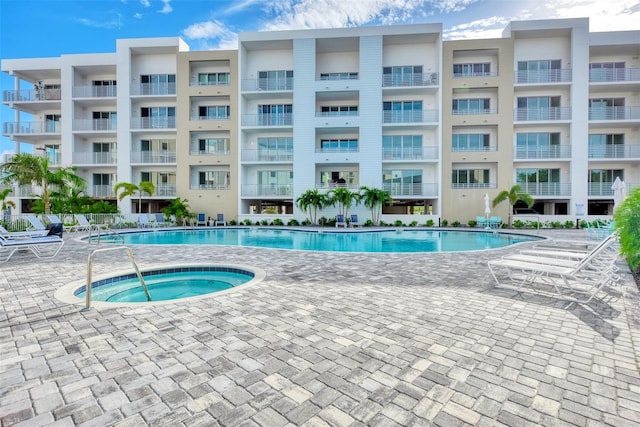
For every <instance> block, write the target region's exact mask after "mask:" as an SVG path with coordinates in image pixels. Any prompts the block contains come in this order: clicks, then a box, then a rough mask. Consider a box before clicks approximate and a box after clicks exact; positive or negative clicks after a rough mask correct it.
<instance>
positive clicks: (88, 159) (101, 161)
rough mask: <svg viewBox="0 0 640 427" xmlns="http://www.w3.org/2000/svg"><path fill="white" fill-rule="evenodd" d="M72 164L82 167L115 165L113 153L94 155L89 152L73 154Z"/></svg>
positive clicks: (114, 154)
mask: <svg viewBox="0 0 640 427" xmlns="http://www.w3.org/2000/svg"><path fill="white" fill-rule="evenodd" d="M73 163H74V164H76V163H77V164H82V165H114V164H116V153H115V152H102V153H94V152H91V151H85V152H82V151H80V152H74V153H73Z"/></svg>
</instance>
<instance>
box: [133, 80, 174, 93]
mask: <svg viewBox="0 0 640 427" xmlns="http://www.w3.org/2000/svg"><path fill="white" fill-rule="evenodd" d="M175 94H176V84H175V83H140V84H138V85H131V95H138V96H162V95H175Z"/></svg>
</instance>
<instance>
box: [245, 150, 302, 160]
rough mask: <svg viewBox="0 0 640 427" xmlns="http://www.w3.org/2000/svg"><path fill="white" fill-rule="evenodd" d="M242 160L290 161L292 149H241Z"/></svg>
mask: <svg viewBox="0 0 640 427" xmlns="http://www.w3.org/2000/svg"><path fill="white" fill-rule="evenodd" d="M241 156H242V161H243V162H292V161H293V151H289V150H247V149H243V150H242V154H241Z"/></svg>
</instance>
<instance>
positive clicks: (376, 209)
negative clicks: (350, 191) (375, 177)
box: [360, 186, 393, 226]
mask: <svg viewBox="0 0 640 427" xmlns="http://www.w3.org/2000/svg"><path fill="white" fill-rule="evenodd" d="M360 200H362V203H363V204H364V205H365V206H366V207H367V208H369V210H370V211H371V222H372V224H373V225H374V226H376V225H378V224H379V223H380V216H381V215H382V207H383V206H384V205H385V204H386V203H389V204H392V203H393V199H392V198H391V193H389V192H388V191H386V190H382V189H380V188H371V187H366V186H362V187H360Z"/></svg>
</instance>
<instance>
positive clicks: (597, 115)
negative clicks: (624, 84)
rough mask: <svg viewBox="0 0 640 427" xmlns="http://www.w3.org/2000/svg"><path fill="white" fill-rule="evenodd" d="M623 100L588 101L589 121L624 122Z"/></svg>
mask: <svg viewBox="0 0 640 427" xmlns="http://www.w3.org/2000/svg"><path fill="white" fill-rule="evenodd" d="M624 104H625V100H624V98H592V99H589V120H624V119H625V118H626V114H625V108H624Z"/></svg>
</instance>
